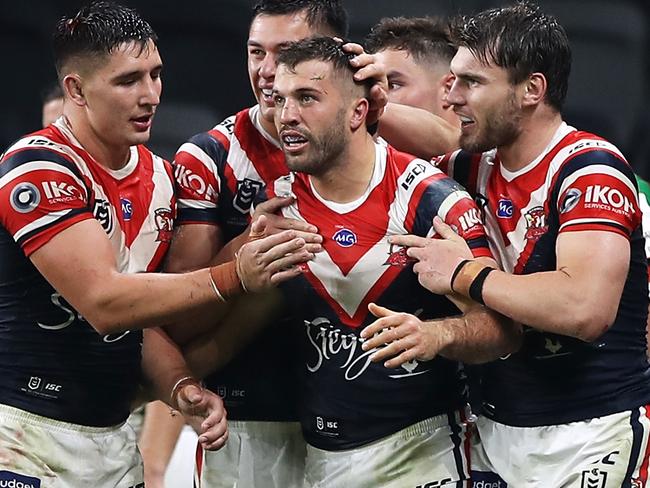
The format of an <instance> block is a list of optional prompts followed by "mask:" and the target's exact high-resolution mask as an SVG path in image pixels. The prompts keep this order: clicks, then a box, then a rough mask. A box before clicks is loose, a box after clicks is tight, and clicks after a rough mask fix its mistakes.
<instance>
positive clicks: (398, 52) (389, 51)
mask: <svg viewBox="0 0 650 488" xmlns="http://www.w3.org/2000/svg"><path fill="white" fill-rule="evenodd" d="M364 47H365V49H366V51H367V52H369V53H372V54H374V55H375V58H376V61H377V62H378V63H382V64H383V65H384V66H385V67H386V72H387V73H386V74H387V78H388V100H389V102H391V103H398V104H402V105H409V106H412V107H419V108H421V109H423V110H427V111H428V112H431V113H432V114H435V115H437V116H438V117H441V118H443V119H445V120H446V121H447V122H449V123H450V124H452V125H456V126H457V125H458V124H459V120H458V116H456V114H455V113H454V112H453V110H451V106H450V105H449V104H448V103H447V93H448V92H449V88H450V87H451V82H452V80H453V77H452V76H451V73H450V72H449V63H450V61H451V59H452V58H453V57H454V54H456V48H455V47H454V46H453V45H452V44H451V41H450V39H449V32H448V27H447V24H446V22H444V21H443V20H442V19H438V18H434V17H412V18H406V17H385V18H383V19H381V20H380V21H379V23H378V24H377V25H375V26H374V27H373V28H372V30H371V31H370V34H368V36H366V39H365V41H364ZM389 110H390V109H389Z"/></svg>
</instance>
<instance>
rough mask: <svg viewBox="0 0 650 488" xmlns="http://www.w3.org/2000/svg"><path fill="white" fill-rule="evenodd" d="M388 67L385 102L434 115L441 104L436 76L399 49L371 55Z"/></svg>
mask: <svg viewBox="0 0 650 488" xmlns="http://www.w3.org/2000/svg"><path fill="white" fill-rule="evenodd" d="M375 57H376V58H377V60H378V61H379V62H380V63H381V64H383V65H384V66H386V67H387V70H388V73H387V75H388V101H389V102H393V103H401V104H402V105H410V106H411V107H418V108H421V109H423V110H426V111H428V112H432V113H435V114H436V115H438V114H437V111H439V110H440V106H441V99H440V98H441V97H440V94H439V92H438V85H439V84H440V83H439V81H440V79H439V77H437V76H436V74H435V73H434V72H433V71H431V70H428V69H425V68H424V67H422V66H421V65H419V64H418V63H416V62H415V60H414V59H413V56H411V55H410V54H409V52H408V51H406V50H403V49H385V50H383V51H379V52H378V53H376V54H375Z"/></svg>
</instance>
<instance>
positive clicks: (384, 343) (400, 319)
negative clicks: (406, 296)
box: [361, 303, 449, 368]
mask: <svg viewBox="0 0 650 488" xmlns="http://www.w3.org/2000/svg"><path fill="white" fill-rule="evenodd" d="M368 310H370V313H372V314H373V315H374V316H375V317H377V320H375V321H374V322H373V323H372V324H370V325H369V326H367V327H366V328H365V329H363V330H362V331H361V338H362V339H365V340H364V342H363V344H362V346H361V347H362V349H363V350H364V351H370V350H371V349H377V352H375V353H373V354H372V355H371V356H370V360H371V361H372V362H375V363H378V362H380V361H384V360H386V359H387V361H385V362H384V366H386V367H387V368H397V367H399V366H401V365H402V364H404V363H408V362H410V361H413V360H418V361H429V360H431V359H433V358H434V357H436V355H437V354H438V353H439V352H440V351H441V350H442V349H443V348H444V347H445V346H446V345H447V344H448V341H449V337H448V336H447V334H446V332H445V330H446V329H444V328H437V327H435V325H433V324H431V323H424V322H422V321H421V320H420V319H418V318H417V317H416V316H415V315H411V314H409V313H398V312H393V311H392V310H389V309H387V308H384V307H380V306H378V305H375V304H374V303H371V304H369V305H368ZM389 358H390V359H389Z"/></svg>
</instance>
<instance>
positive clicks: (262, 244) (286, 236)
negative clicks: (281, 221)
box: [239, 216, 305, 255]
mask: <svg viewBox="0 0 650 488" xmlns="http://www.w3.org/2000/svg"><path fill="white" fill-rule="evenodd" d="M260 218H263V216H262V217H260ZM251 232H252V229H251ZM296 238H297V234H296V231H293V230H284V231H282V232H279V233H278V234H273V235H270V236H266V237H264V238H262V239H259V240H257V241H254V242H250V243H248V244H244V245H243V246H242V247H241V249H240V251H239V254H240V255H241V254H242V253H243V251H244V249H247V248H248V249H250V250H252V251H253V252H257V253H265V252H267V251H269V250H270V249H272V248H274V247H276V246H278V245H280V244H282V243H287V242H291V241H292V240H297V239H296ZM300 241H301V242H302V244H301V245H304V244H305V241H304V240H303V239H300ZM298 247H300V246H298Z"/></svg>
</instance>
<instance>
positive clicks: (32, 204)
mask: <svg viewBox="0 0 650 488" xmlns="http://www.w3.org/2000/svg"><path fill="white" fill-rule="evenodd" d="M9 201H10V202H11V206H12V207H13V209H14V210H15V211H16V212H20V213H28V212H31V211H32V210H34V209H35V208H36V207H38V204H39V203H40V201H41V193H40V192H39V191H38V188H36V186H35V185H33V184H32V183H29V182H25V183H20V184H18V185H16V186H15V187H14V189H13V190H11V195H10V196H9Z"/></svg>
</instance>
